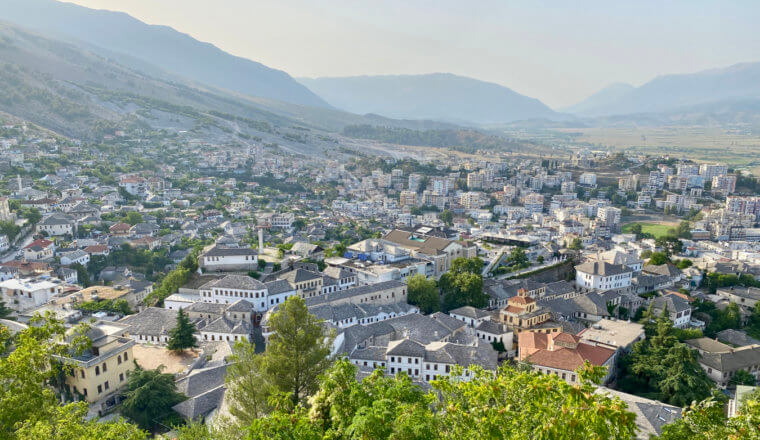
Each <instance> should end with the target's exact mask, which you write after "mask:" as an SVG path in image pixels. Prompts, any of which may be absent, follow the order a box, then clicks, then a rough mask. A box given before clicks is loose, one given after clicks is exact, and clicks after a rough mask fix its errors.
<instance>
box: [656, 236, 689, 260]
mask: <svg viewBox="0 0 760 440" xmlns="http://www.w3.org/2000/svg"><path fill="white" fill-rule="evenodd" d="M654 243H655V245H657V246H658V247H660V248H662V250H663V252H665V254H666V255H667V256H668V257H670V256H671V255H673V254H677V253H680V252H681V251H682V250H683V242H682V241H681V240H679V239H678V237H676V236H674V235H665V236H662V237H657V238H656V239H655V240H654Z"/></svg>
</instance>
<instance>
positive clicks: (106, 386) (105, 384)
mask: <svg viewBox="0 0 760 440" xmlns="http://www.w3.org/2000/svg"><path fill="white" fill-rule="evenodd" d="M105 385H106V389H108V381H106V383H105Z"/></svg>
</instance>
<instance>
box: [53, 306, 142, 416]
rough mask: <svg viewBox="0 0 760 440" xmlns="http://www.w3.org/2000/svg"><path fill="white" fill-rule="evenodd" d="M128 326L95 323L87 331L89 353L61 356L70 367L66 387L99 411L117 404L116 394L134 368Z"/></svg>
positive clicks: (113, 323) (133, 342)
mask: <svg viewBox="0 0 760 440" xmlns="http://www.w3.org/2000/svg"><path fill="white" fill-rule="evenodd" d="M127 328H128V326H126V325H123V324H119V323H115V322H103V321H100V322H97V323H95V324H93V325H92V328H91V329H90V330H89V331H88V332H87V336H88V337H89V338H90V339H91V340H92V346H91V348H90V349H89V350H87V351H86V352H84V353H82V354H81V355H79V356H72V357H61V358H60V360H61V361H62V362H64V363H67V364H69V365H71V366H72V369H71V372H70V374H69V375H68V376H67V377H66V388H67V390H68V391H69V392H70V393H72V394H73V395H75V396H77V397H78V398H79V399H81V400H85V401H87V402H88V403H90V404H93V403H96V402H99V403H100V404H101V407H100V408H97V409H98V411H99V412H100V411H102V410H105V409H107V408H109V407H111V406H113V405H116V404H117V403H118V401H117V399H118V395H117V391H118V390H119V389H120V388H122V387H123V386H124V385H126V383H127V378H128V377H129V374H130V372H131V371H132V370H134V369H135V363H134V356H133V354H132V347H133V346H134V345H135V341H134V340H132V339H131V338H129V334H128V332H127Z"/></svg>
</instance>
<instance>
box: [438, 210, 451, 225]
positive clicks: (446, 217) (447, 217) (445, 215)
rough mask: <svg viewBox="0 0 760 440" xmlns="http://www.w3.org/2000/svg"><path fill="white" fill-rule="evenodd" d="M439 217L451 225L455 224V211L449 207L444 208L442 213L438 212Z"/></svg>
mask: <svg viewBox="0 0 760 440" xmlns="http://www.w3.org/2000/svg"><path fill="white" fill-rule="evenodd" d="M438 219H439V220H441V221H442V222H444V223H446V224H447V225H449V226H451V225H453V224H454V213H453V212H451V211H449V210H448V209H444V210H443V211H442V212H441V213H440V214H438Z"/></svg>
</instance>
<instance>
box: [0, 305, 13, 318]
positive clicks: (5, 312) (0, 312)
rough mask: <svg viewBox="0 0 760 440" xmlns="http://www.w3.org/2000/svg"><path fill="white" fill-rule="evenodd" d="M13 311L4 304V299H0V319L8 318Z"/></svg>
mask: <svg viewBox="0 0 760 440" xmlns="http://www.w3.org/2000/svg"><path fill="white" fill-rule="evenodd" d="M12 313H13V309H11V308H8V307H6V306H5V301H0V319H8V318H9V317H10V316H11V314H12Z"/></svg>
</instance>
